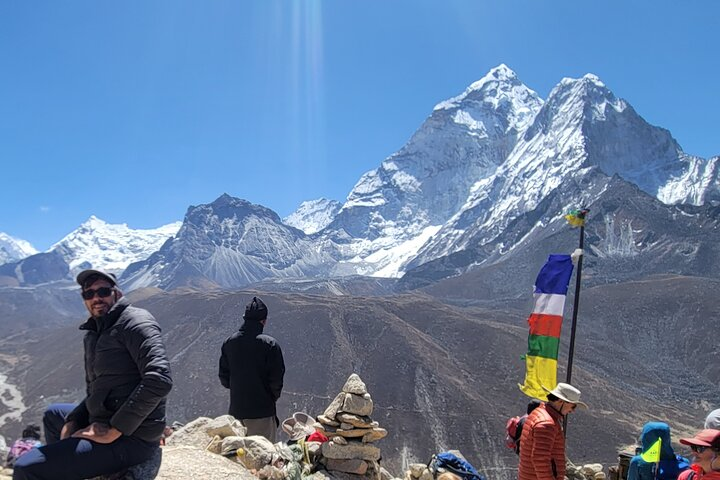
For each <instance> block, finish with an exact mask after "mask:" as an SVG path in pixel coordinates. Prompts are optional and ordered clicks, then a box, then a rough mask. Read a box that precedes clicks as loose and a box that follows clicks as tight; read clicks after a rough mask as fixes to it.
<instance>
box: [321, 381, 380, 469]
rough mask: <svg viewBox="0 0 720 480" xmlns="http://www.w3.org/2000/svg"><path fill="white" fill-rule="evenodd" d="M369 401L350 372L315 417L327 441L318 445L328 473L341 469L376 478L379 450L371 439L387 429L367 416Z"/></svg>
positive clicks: (376, 438) (376, 437) (365, 391)
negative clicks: (326, 404)
mask: <svg viewBox="0 0 720 480" xmlns="http://www.w3.org/2000/svg"><path fill="white" fill-rule="evenodd" d="M372 412H373V401H372V398H371V397H370V394H369V393H368V391H367V387H366V386H365V383H364V382H363V381H362V380H361V379H360V377H359V376H358V375H357V374H354V373H353V374H352V375H350V377H349V378H348V379H347V381H346V382H345V385H344V386H343V388H342V391H341V392H340V393H339V394H338V395H337V396H336V397H335V399H334V400H333V401H332V402H330V405H329V406H328V407H327V408H326V409H325V412H324V413H323V414H322V415H319V416H318V417H317V420H318V422H320V423H319V424H317V425H316V426H315V429H316V430H317V431H318V432H320V433H322V434H323V435H325V436H326V437H328V438H329V439H330V441H328V442H325V443H323V444H322V448H321V454H322V458H321V463H322V464H323V465H325V468H326V469H327V470H328V472H329V473H330V474H332V473H333V472H343V473H346V474H351V475H357V476H358V477H365V478H368V479H373V480H377V479H379V478H380V475H381V469H380V464H379V463H378V461H379V460H380V449H379V448H378V447H376V446H375V445H374V442H376V441H378V440H380V439H382V438H384V437H385V436H386V435H387V430H385V429H384V428H380V425H379V424H378V422H376V421H373V419H372V418H370V415H372Z"/></svg>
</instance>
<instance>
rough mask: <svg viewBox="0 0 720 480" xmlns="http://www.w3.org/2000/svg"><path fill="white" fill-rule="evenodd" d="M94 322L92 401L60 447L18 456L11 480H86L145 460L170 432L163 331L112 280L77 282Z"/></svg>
mask: <svg viewBox="0 0 720 480" xmlns="http://www.w3.org/2000/svg"><path fill="white" fill-rule="evenodd" d="M77 282H78V283H79V284H80V286H81V287H82V297H83V300H84V302H85V307H86V308H87V310H88V312H89V313H90V318H89V319H88V320H87V322H85V323H84V324H83V325H81V326H80V329H81V330H85V331H86V334H85V339H84V347H85V380H86V390H87V396H86V397H85V399H84V400H83V401H82V402H80V404H79V405H77V407H75V409H74V410H73V411H72V412H70V414H69V415H68V416H67V418H66V419H65V424H64V425H63V427H62V430H61V432H60V441H58V442H56V443H52V444H49V445H46V446H44V447H40V448H39V449H37V450H33V451H31V452H29V453H27V454H26V455H24V456H23V457H21V458H20V459H19V460H18V462H17V463H16V465H15V470H14V472H13V480H42V479H60V478H62V479H64V480H71V479H83V478H91V477H95V476H99V475H105V474H111V473H115V472H118V471H122V470H124V469H125V468H127V467H130V466H133V465H137V464H139V463H142V462H144V461H146V460H148V459H149V458H150V457H151V456H152V455H153V454H154V453H155V451H156V449H157V448H158V445H159V440H160V436H161V435H162V432H163V429H164V428H165V398H166V397H167V395H168V393H169V392H170V389H171V388H172V379H171V378H170V365H169V362H168V359H167V356H166V354H165V346H164V344H163V342H162V339H161V337H160V327H159V326H158V324H157V322H156V321H155V319H154V318H153V316H152V315H151V314H150V313H149V312H148V311H146V310H143V309H140V308H136V307H133V306H132V305H130V303H129V302H128V301H127V299H125V298H123V297H122V292H121V291H120V289H119V288H118V284H117V280H116V279H115V276H114V275H112V274H110V273H107V272H103V271H101V270H85V271H83V272H81V273H80V274H79V275H78V276H77Z"/></svg>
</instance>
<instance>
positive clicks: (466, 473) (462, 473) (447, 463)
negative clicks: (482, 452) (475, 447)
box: [428, 452, 485, 480]
mask: <svg viewBox="0 0 720 480" xmlns="http://www.w3.org/2000/svg"><path fill="white" fill-rule="evenodd" d="M428 469H429V470H430V471H431V472H432V474H433V477H434V478H437V476H438V473H442V472H441V470H444V471H448V472H451V473H454V474H455V475H458V476H459V477H461V478H462V479H463V480H485V477H484V476H483V475H481V474H479V473H478V471H477V470H475V467H473V466H472V465H470V463H468V461H467V460H463V459H462V458H460V457H458V456H457V455H454V454H452V453H450V452H442V453H438V454H436V455H433V456H432V458H431V459H430V463H429V464H428Z"/></svg>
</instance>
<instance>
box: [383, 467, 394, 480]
mask: <svg viewBox="0 0 720 480" xmlns="http://www.w3.org/2000/svg"><path fill="white" fill-rule="evenodd" d="M392 478H393V476H392V474H391V473H390V472H388V471H387V470H385V468H384V467H380V480H392Z"/></svg>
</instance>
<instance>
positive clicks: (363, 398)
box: [340, 393, 373, 416]
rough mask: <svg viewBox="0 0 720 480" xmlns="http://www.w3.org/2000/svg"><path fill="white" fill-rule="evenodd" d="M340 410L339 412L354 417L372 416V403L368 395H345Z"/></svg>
mask: <svg viewBox="0 0 720 480" xmlns="http://www.w3.org/2000/svg"><path fill="white" fill-rule="evenodd" d="M343 395H345V399H344V400H343V404H342V408H340V410H341V411H342V412H346V413H353V414H355V415H361V416H362V415H367V416H370V415H372V412H373V402H372V398H371V397H370V394H369V393H366V394H365V395H355V394H354V393H345V394H343Z"/></svg>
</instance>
